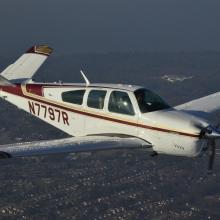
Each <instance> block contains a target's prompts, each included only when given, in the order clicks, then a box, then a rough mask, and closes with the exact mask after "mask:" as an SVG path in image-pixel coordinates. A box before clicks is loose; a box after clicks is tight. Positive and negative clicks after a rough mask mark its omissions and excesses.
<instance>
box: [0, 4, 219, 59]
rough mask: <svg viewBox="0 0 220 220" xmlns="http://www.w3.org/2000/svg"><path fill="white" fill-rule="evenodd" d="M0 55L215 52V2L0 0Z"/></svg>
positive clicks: (216, 27)
mask: <svg viewBox="0 0 220 220" xmlns="http://www.w3.org/2000/svg"><path fill="white" fill-rule="evenodd" d="M0 16H1V17H0V18H1V19H0V27H1V32H0V34H1V35H0V39H1V40H0V48H1V49H0V55H2V54H6V55H10V53H19V52H21V51H23V50H24V49H26V48H27V47H29V46H30V45H33V44H35V43H37V44H42V43H46V44H49V45H51V46H52V47H53V48H54V49H56V53H57V54H65V53H78V52H83V53H84V52H109V51H139V50H144V51H146V50H150V51H161V50H162V51H172V50H177V51H182V50H220V43H219V42H220V24H219V23H220V1H219V0H19V1H14V0H1V2H0Z"/></svg>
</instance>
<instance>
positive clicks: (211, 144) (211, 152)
mask: <svg viewBox="0 0 220 220" xmlns="http://www.w3.org/2000/svg"><path fill="white" fill-rule="evenodd" d="M208 142H209V143H208V144H209V166H208V172H209V173H212V169H213V164H214V160H215V146H216V143H215V139H211V140H209V141H208Z"/></svg>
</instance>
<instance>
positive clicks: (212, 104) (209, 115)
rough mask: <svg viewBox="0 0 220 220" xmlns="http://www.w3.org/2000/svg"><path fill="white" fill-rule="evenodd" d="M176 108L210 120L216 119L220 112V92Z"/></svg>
mask: <svg viewBox="0 0 220 220" xmlns="http://www.w3.org/2000/svg"><path fill="white" fill-rule="evenodd" d="M175 108H176V109H178V110H183V111H186V112H187V113H190V114H192V115H196V116H199V117H203V118H206V119H208V120H216V117H217V116H218V113H219V112H220V92H217V93H214V94H212V95H208V96H205V97H202V98H199V99H195V100H192V101H190V102H187V103H184V104H182V105H179V106H176V107H175Z"/></svg>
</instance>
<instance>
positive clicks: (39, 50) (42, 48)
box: [26, 45, 53, 56]
mask: <svg viewBox="0 0 220 220" xmlns="http://www.w3.org/2000/svg"><path fill="white" fill-rule="evenodd" d="M52 52H53V49H52V48H51V47H49V46H47V45H35V46H33V47H31V48H30V49H28V50H27V51H26V53H34V54H41V55H45V56H50V55H51V53H52Z"/></svg>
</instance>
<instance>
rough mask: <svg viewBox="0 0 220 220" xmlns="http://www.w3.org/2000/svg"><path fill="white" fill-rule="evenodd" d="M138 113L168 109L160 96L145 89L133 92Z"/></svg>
mask: <svg viewBox="0 0 220 220" xmlns="http://www.w3.org/2000/svg"><path fill="white" fill-rule="evenodd" d="M134 94H135V97H136V99H137V102H138V105H139V108H140V111H141V112H142V113H146V112H153V111H158V110H162V109H167V108H170V106H169V105H168V104H167V103H165V102H164V101H163V99H162V98H160V96H158V95H156V94H155V93H153V92H151V91H150V90H147V89H138V90H136V91H135V92H134Z"/></svg>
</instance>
